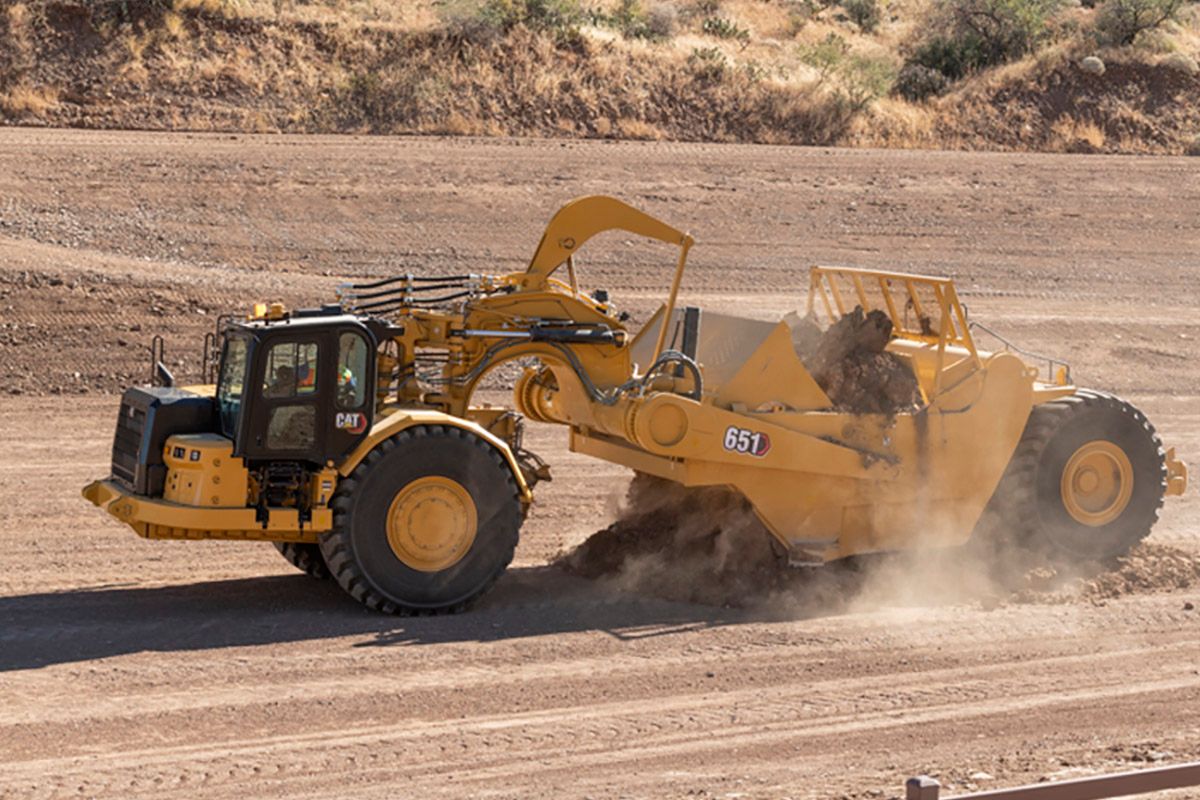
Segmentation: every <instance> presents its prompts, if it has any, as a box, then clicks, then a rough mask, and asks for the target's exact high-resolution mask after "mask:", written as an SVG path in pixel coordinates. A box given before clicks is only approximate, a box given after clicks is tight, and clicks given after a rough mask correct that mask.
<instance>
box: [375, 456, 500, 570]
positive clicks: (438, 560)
mask: <svg viewBox="0 0 1200 800" xmlns="http://www.w3.org/2000/svg"><path fill="white" fill-rule="evenodd" d="M477 522H478V520H477V516H476V510H475V501H474V500H472V499H471V495H470V493H469V492H468V491H467V490H466V489H465V488H463V486H462V484H460V483H459V482H458V481H455V480H452V479H450V478H445V477H442V476H440V475H430V476H426V477H424V478H418V479H417V480H415V481H413V482H412V483H410V484H408V485H407V486H405V487H404V488H403V489H401V490H400V491H399V492H398V493H397V494H396V496H395V498H393V499H392V504H391V507H390V508H389V509H388V516H387V538H388V545H390V546H391V548H392V553H394V554H395V556H396V558H398V559H400V561H401V562H403V563H404V564H405V565H407V566H409V567H411V568H413V569H415V570H420V571H421V572H438V571H440V570H443V569H446V568H448V567H452V566H454V565H455V564H457V563H458V562H459V561H460V560H462V557H463V556H465V555H466V554H467V552H468V551H469V550H470V549H471V545H472V544H474V542H475V529H476V524H477Z"/></svg>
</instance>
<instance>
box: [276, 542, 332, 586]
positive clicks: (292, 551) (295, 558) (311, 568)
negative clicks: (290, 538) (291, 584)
mask: <svg viewBox="0 0 1200 800" xmlns="http://www.w3.org/2000/svg"><path fill="white" fill-rule="evenodd" d="M271 544H273V545H275V549H276V550H278V551H279V554H280V555H281V556H283V557H284V558H285V559H287V562H288V563H289V564H291V565H292V566H293V567H295V568H296V569H298V570H300V571H301V572H303V573H304V574H305V575H308V576H310V577H313V578H317V579H318V580H324V579H325V578H328V577H329V567H327V566H325V557H324V556H323V555H321V546H320V545H316V544H312V543H311V542H271Z"/></svg>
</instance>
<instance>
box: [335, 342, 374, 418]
mask: <svg viewBox="0 0 1200 800" xmlns="http://www.w3.org/2000/svg"><path fill="white" fill-rule="evenodd" d="M367 356H368V353H367V341H366V340H365V339H364V338H363V337H362V336H361V335H359V334H357V333H343V334H342V335H341V336H340V337H338V367H337V368H338V375H337V383H338V391H337V404H338V408H341V409H346V410H355V409H359V408H362V406H363V403H365V402H366V399H367V390H366V386H367V381H366V377H367Z"/></svg>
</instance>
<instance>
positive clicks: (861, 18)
mask: <svg viewBox="0 0 1200 800" xmlns="http://www.w3.org/2000/svg"><path fill="white" fill-rule="evenodd" d="M842 9H843V10H844V11H845V12H846V16H848V17H850V19H852V20H853V21H854V24H855V25H857V26H858V27H859V29H860V30H861V31H863V32H864V33H871V32H873V31H874V30H875V29H876V28H878V27H879V23H880V22H881V21H882V20H883V10H882V9H881V8H880V7H879V0H842Z"/></svg>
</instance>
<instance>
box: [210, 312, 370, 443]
mask: <svg viewBox="0 0 1200 800" xmlns="http://www.w3.org/2000/svg"><path fill="white" fill-rule="evenodd" d="M310 313H311V312H309V313H306V312H303V311H301V312H296V313H295V314H294V315H292V316H290V317H285V318H282V319H262V320H252V321H249V322H237V323H233V324H230V325H229V326H228V327H227V328H226V329H225V332H224V333H225V342H224V346H223V348H222V353H221V364H220V372H219V374H218V379H217V387H216V397H215V404H216V418H217V429H218V432H219V433H221V434H222V435H223V436H225V437H227V438H229V439H231V440H232V441H233V455H234V456H235V457H240V458H244V459H246V461H247V462H248V463H249V462H254V461H281V460H286V461H306V462H311V463H313V464H316V465H325V464H326V463H328V462H336V461H339V460H341V458H342V457H344V456H345V455H346V454H347V453H349V452H350V451H351V450H353V449H354V447H355V446H357V445H358V443H359V442H360V441H361V440H362V439H363V437H364V436H365V435H366V433H367V431H368V430H369V429H370V427H371V421H372V417H373V416H374V399H375V358H374V356H375V350H376V347H377V346H378V341H377V339H376V337H375V335H374V334H373V333H372V332H371V330H370V329H369V328H368V327H367V326H366V325H364V324H363V323H362V322H361V321H360V320H359V319H357V318H356V317H353V316H350V315H345V314H316V313H311V315H310Z"/></svg>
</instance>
